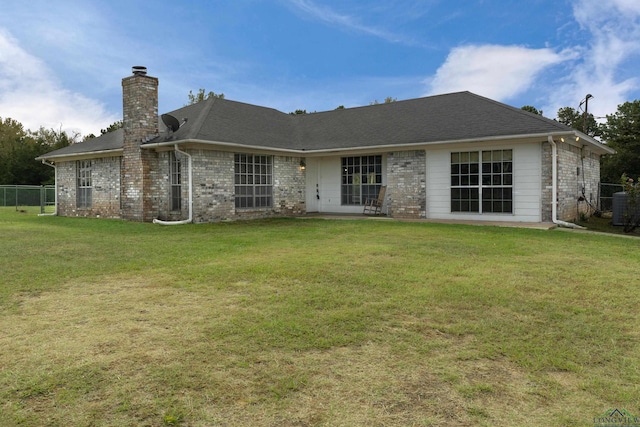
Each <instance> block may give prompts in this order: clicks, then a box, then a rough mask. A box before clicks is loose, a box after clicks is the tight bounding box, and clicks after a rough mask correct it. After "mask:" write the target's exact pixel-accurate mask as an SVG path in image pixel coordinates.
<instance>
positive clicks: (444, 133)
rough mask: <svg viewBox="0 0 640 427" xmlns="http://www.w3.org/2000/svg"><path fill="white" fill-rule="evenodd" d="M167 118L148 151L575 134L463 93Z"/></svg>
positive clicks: (212, 109)
mask: <svg viewBox="0 0 640 427" xmlns="http://www.w3.org/2000/svg"><path fill="white" fill-rule="evenodd" d="M170 114H171V115H172V116H174V117H176V118H177V119H178V120H179V121H180V122H183V119H185V118H186V119H187V121H186V123H185V124H184V125H183V126H182V127H181V128H180V129H178V130H177V131H176V132H175V133H173V135H168V133H167V132H166V131H165V130H164V126H161V132H160V135H159V136H158V137H157V138H155V139H154V140H152V141H149V143H148V144H156V143H167V142H179V141H201V142H209V143H230V144H238V145H247V146H253V147H263V148H269V149H276V150H277V149H283V150H304V151H314V150H341V149H343V150H344V149H351V148H358V147H376V146H380V147H381V146H402V145H407V144H419V143H446V142H453V141H464V140H477V139H483V138H486V139H490V138H492V137H509V136H513V137H518V136H526V135H538V134H540V135H543V134H549V133H561V132H566V133H573V132H574V131H573V129H571V128H569V127H568V126H565V125H563V124H561V123H558V122H556V121H555V120H550V119H547V118H544V117H542V116H539V115H536V114H532V113H529V112H526V111H523V110H521V109H518V108H514V107H511V106H508V105H506V104H502V103H500V102H497V101H493V100H491V99H488V98H484V97H482V96H478V95H475V94H473V93H470V92H458V93H451V94H447V95H437V96H430V97H426V98H416V99H410V100H406V101H397V102H392V103H389V104H379V105H372V106H366V107H357V108H348V109H344V110H333V111H326V112H321V113H312V114H306V115H290V114H286V113H283V112H280V111H277V110H274V109H272V108H266V107H260V106H256V105H250V104H245V103H241V102H236V101H230V100H227V99H220V98H211V99H208V100H206V101H202V102H199V103H197V104H193V105H189V106H186V107H183V108H180V109H178V110H175V111H172V112H171V113H170ZM122 144H123V131H122V130H118V131H115V132H111V133H109V134H106V135H102V136H100V137H97V138H95V139H92V140H90V141H86V142H83V143H80V144H74V145H72V146H69V147H65V148H63V149H60V150H57V151H54V152H51V153H48V154H46V155H44V156H42V157H41V158H51V157H57V156H67V155H77V154H82V153H90V152H96V151H104V150H117V149H121V148H122Z"/></svg>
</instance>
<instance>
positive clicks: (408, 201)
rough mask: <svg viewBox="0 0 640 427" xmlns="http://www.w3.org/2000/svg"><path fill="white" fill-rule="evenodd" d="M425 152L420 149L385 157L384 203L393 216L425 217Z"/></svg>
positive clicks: (394, 153) (390, 154)
mask: <svg viewBox="0 0 640 427" xmlns="http://www.w3.org/2000/svg"><path fill="white" fill-rule="evenodd" d="M426 167H427V166H426V155H425V152H424V151H423V150H416V151H397V152H393V153H389V155H388V156H387V195H388V197H387V206H388V214H389V216H391V217H394V218H425V217H426V211H427V200H426V196H425V194H426Z"/></svg>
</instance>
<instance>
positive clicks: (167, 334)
mask: <svg viewBox="0 0 640 427" xmlns="http://www.w3.org/2000/svg"><path fill="white" fill-rule="evenodd" d="M0 271H1V272H2V275H1V276H0V277H1V279H0V280H1V282H0V284H1V286H0V308H1V311H0V420H2V422H1V423H0V424H1V425H3V426H14V425H24V426H170V425H179V426H451V425H456V426H495V425H505V426H523V425H527V426H560V425H562V426H592V425H593V424H594V417H597V416H599V415H601V414H603V413H604V412H605V411H606V410H608V409H610V408H620V409H622V408H624V409H626V410H627V411H629V412H630V413H632V414H635V415H640V358H638V353H639V351H640V345H639V338H640V334H639V333H640V319H639V317H638V311H639V310H638V306H639V303H640V294H639V292H638V290H639V288H640V276H639V274H638V273H639V271H640V240H639V239H627V238H620V237H617V236H609V235H598V234H583V233H577V232H559V231H553V230H551V231H543V230H528V229H515V228H499V227H478V226H462V225H446V224H429V223H415V222H414V223H407V222H395V221H376V220H322V219H274V220H264V221H251V222H235V223H217V224H202V225H185V226H173V227H162V226H158V225H153V224H141V223H130V222H123V221H113V220H95V219H71V218H60V217H37V216H36V215H35V214H33V213H31V212H15V209H14V210H11V209H4V210H3V209H0Z"/></svg>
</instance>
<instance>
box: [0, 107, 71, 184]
mask: <svg viewBox="0 0 640 427" xmlns="http://www.w3.org/2000/svg"><path fill="white" fill-rule="evenodd" d="M78 137H79V135H74V136H69V135H68V134H67V133H66V132H63V131H62V130H60V131H55V130H53V129H44V128H40V129H39V130H38V131H37V132H30V131H27V130H25V129H24V128H23V126H22V124H21V123H19V122H17V121H15V120H13V119H9V118H7V119H4V120H2V119H0V184H4V185H7V184H9V185H20V184H23V185H26V184H28V185H41V184H48V183H52V182H53V179H54V172H53V169H52V168H50V167H48V166H46V165H43V164H42V163H41V162H38V161H37V160H35V158H36V157H38V156H40V155H42V154H44V153H47V152H49V151H53V150H57V149H59V148H62V147H65V146H67V145H69V144H71V143H72V142H74V141H75V140H76V139H77V138H78Z"/></svg>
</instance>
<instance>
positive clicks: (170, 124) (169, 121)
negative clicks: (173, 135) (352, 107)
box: [160, 114, 180, 132]
mask: <svg viewBox="0 0 640 427" xmlns="http://www.w3.org/2000/svg"><path fill="white" fill-rule="evenodd" d="M160 118H161V119H162V123H164V124H165V126H167V128H169V130H170V131H171V132H175V131H177V130H178V129H180V122H179V121H178V119H176V118H175V117H173V116H172V115H171V114H163V115H161V116H160Z"/></svg>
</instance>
